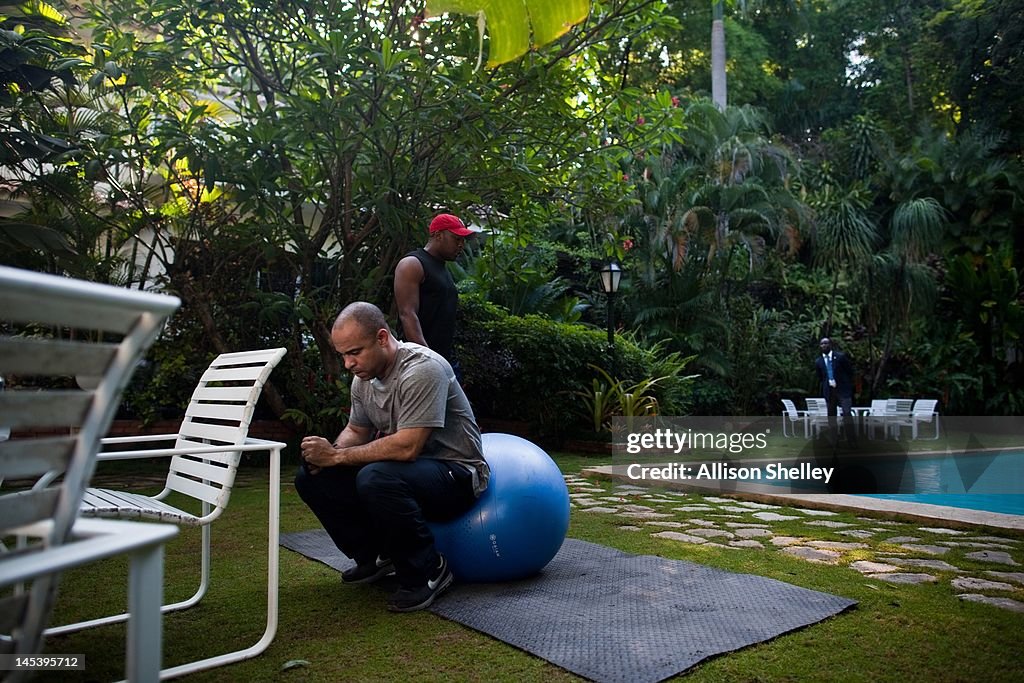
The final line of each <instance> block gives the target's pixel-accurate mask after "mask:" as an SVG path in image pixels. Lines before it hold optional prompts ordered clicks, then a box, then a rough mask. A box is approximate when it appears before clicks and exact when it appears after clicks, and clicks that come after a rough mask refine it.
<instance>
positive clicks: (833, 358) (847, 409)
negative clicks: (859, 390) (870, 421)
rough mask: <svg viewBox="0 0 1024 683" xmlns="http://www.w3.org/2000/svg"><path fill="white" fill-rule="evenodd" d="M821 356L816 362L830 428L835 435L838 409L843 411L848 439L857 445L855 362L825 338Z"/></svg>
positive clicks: (821, 346) (821, 342)
mask: <svg viewBox="0 0 1024 683" xmlns="http://www.w3.org/2000/svg"><path fill="white" fill-rule="evenodd" d="M818 348H819V350H820V351H821V354H820V355H819V356H818V359H817V360H816V361H815V362H814V367H815V369H816V370H817V371H818V381H819V382H820V384H821V394H822V396H824V397H825V402H826V403H827V404H828V414H829V427H831V430H830V431H831V432H832V434H833V435H834V434H835V433H836V432H835V428H836V419H835V418H836V415H837V414H838V408H839V407H842V409H843V424H844V426H847V427H848V429H846V438H847V440H848V441H849V442H850V443H851V444H855V443H856V434H855V430H854V428H853V425H854V421H853V362H852V361H851V360H850V357H849V356H848V355H846V354H845V353H843V352H842V351H839V350H836V349H833V348H832V340H831V339H829V338H828V337H825V338H823V339H822V340H821V341H820V342H819V343H818Z"/></svg>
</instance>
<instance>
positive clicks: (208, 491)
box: [47, 348, 285, 680]
mask: <svg viewBox="0 0 1024 683" xmlns="http://www.w3.org/2000/svg"><path fill="white" fill-rule="evenodd" d="M284 354H285V349H283V348H278V349H267V350H259V351H244V352H239V353H225V354H222V355H220V356H218V357H217V358H215V359H214V360H213V362H212V363H210V366H209V367H208V368H207V370H206V372H205V373H203V376H202V377H201V378H200V379H199V384H198V386H197V387H196V389H195V392H194V393H193V394H192V398H191V400H190V402H189V405H188V408H187V409H186V411H185V417H184V419H183V421H182V424H181V428H180V430H179V431H178V433H177V434H157V435H150V436H137V437H115V438H107V439H103V444H104V445H117V446H124V445H127V444H135V443H159V442H170V441H174V446H173V447H172V448H152V449H145V450H132V451H111V452H104V453H101V454H100V456H99V459H100V460H101V461H103V460H125V459H132V458H153V457H170V470H169V472H168V475H167V480H166V482H165V485H164V489H163V490H162V491H161V492H160V493H158V494H156V495H155V496H145V495H141V494H137V493H129V492H124V491H116V490H111V489H98V488H90V489H88V490H86V492H85V496H84V498H83V501H82V509H81V513H82V514H83V515H87V516H95V517H114V518H119V519H152V520H157V521H160V522H169V523H172V524H177V525H183V526H198V527H201V529H202V555H201V558H200V580H199V586H198V588H197V589H196V592H195V594H194V595H192V597H190V598H188V599H186V600H183V601H180V602H176V603H172V604H168V605H164V606H163V608H162V609H163V611H164V612H165V613H166V612H171V611H175V610H181V609H186V608H188V607H192V606H193V605H195V604H197V603H198V602H199V601H200V600H201V599H202V597H203V596H204V595H205V594H206V591H207V588H208V587H209V581H210V525H211V524H212V523H213V522H214V521H215V520H216V519H217V518H218V517H220V515H221V514H222V513H223V512H224V510H225V508H226V507H227V505H228V500H229V498H230V496H231V489H232V487H233V486H234V481H235V474H236V472H237V471H238V464H239V461H240V460H241V455H242V453H243V452H252V451H269V452H270V494H269V495H270V499H269V510H270V512H269V515H270V519H269V532H268V534H269V539H268V563H269V564H268V572H267V624H266V629H265V630H264V633H263V636H262V637H261V638H260V640H259V641H258V642H257V643H256V644H255V645H253V646H252V647H249V648H246V649H243V650H238V651H236V652H231V653H228V654H225V655H219V656H216V657H210V658H207V659H204V660H201V661H197V662H191V663H189V664H183V665H180V666H176V667H172V668H170V669H165V670H163V671H162V672H161V679H164V680H166V679H168V678H174V677H177V676H183V675H185V674H189V673H194V672H196V671H202V670H205V669H210V668H213V667H217V666H222V665H224V664H228V663H231V662H236V661H241V660H243V659H249V658H251V657H255V656H256V655H258V654H260V653H261V652H263V651H264V650H266V649H267V647H268V646H269V645H270V643H271V641H273V639H274V635H275V634H276V631H277V607H278V534H279V521H280V519H279V518H280V500H279V497H280V455H281V449H282V448H284V446H285V444H283V443H280V442H276V441H264V440H261V439H252V438H248V433H249V424H250V422H251V421H252V417H253V412H254V411H255V409H256V403H257V401H258V400H259V397H260V394H261V393H262V392H263V386H264V384H265V383H266V381H267V378H268V377H269V376H270V373H271V372H272V371H273V369H274V368H275V367H276V366H277V364H278V363H279V362H280V360H281V358H282V357H283V356H284ZM172 493H178V494H181V495H183V496H185V497H187V498H188V499H190V503H191V504H190V505H187V507H189V508H190V509H188V510H186V509H183V508H179V507H176V506H175V505H172V504H170V503H168V502H167V501H166V499H167V498H168V497H169V496H170V495H171V494H172ZM125 618H126V615H124V614H119V615H112V616H108V617H101V618H98V619H92V620H90V621H84V622H79V623H76V624H67V625H64V626H58V627H55V628H52V629H49V630H48V631H47V634H50V635H58V634H63V633H70V632H74V631H78V630H81V629H84V628H90V627H93V626H100V625H103V624H110V623H116V622H119V621H124V619H125Z"/></svg>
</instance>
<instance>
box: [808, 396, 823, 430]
mask: <svg viewBox="0 0 1024 683" xmlns="http://www.w3.org/2000/svg"><path fill="white" fill-rule="evenodd" d="M805 428H806V429H807V432H806V433H807V434H808V435H813V436H814V437H815V438H817V437H818V431H819V430H821V429H828V401H826V400H825V399H823V398H809V399H807V423H806V425H805Z"/></svg>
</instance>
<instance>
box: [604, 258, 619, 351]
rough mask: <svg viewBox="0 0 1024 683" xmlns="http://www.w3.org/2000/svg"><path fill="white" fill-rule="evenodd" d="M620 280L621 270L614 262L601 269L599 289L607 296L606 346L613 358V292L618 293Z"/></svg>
mask: <svg viewBox="0 0 1024 683" xmlns="http://www.w3.org/2000/svg"><path fill="white" fill-rule="evenodd" d="M620 279H622V269H621V268H619V264H618V263H616V262H615V261H609V262H608V264H607V265H605V267H604V268H602V269H601V289H603V290H604V293H605V294H607V295H608V311H607V317H608V346H609V347H610V348H611V350H612V353H613V358H614V349H615V306H614V303H615V292H617V291H619V280H620Z"/></svg>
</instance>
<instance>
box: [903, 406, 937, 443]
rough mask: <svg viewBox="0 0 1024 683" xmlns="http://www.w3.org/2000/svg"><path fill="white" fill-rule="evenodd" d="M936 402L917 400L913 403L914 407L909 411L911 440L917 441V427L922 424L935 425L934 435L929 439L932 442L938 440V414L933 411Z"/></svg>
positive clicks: (918, 431)
mask: <svg viewBox="0 0 1024 683" xmlns="http://www.w3.org/2000/svg"><path fill="white" fill-rule="evenodd" d="M937 404H938V401H937V400H936V399H933V398H919V399H917V400H916V401H914V407H913V408H912V409H911V411H910V431H911V437H910V438H912V439H917V437H918V436H919V433H920V427H919V425H921V424H923V423H927V424H932V423H933V422H934V423H935V433H934V435H933V436H932V437H931V438H932V440H933V441H934V440H935V439H938V438H939V412H938V411H937V410H936V409H935V406H936V405H937Z"/></svg>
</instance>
